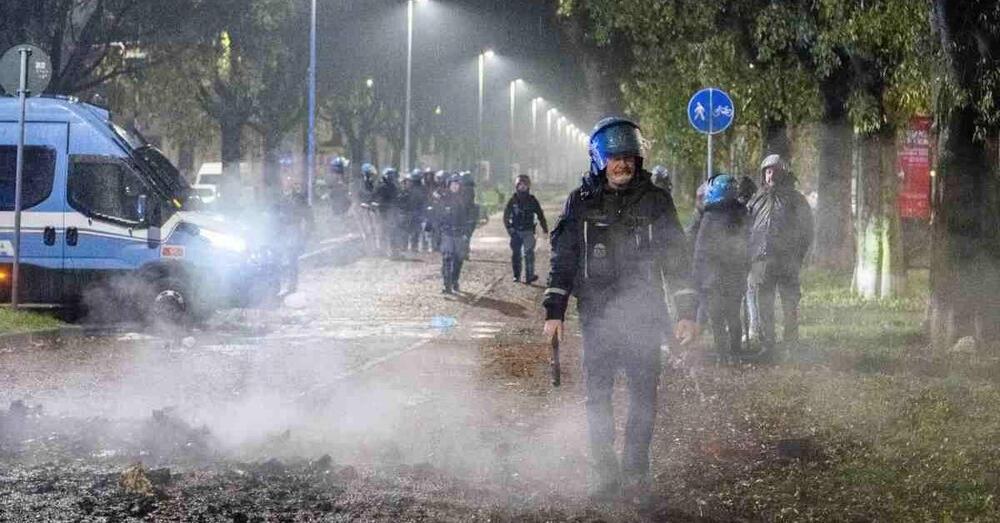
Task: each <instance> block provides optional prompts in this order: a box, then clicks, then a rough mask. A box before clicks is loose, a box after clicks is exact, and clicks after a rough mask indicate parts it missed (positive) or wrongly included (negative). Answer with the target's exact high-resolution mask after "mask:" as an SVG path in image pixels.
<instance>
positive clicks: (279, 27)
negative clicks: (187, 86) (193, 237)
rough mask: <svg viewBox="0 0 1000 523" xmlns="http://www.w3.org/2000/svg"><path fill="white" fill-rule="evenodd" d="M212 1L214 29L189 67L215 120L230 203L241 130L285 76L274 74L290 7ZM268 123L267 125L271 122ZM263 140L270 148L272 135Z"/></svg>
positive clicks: (264, 1)
mask: <svg viewBox="0 0 1000 523" xmlns="http://www.w3.org/2000/svg"><path fill="white" fill-rule="evenodd" d="M212 5H213V10H212V11H211V12H210V14H211V15H212V16H213V18H212V20H214V21H213V22H212V24H210V30H217V31H218V32H217V33H214V37H213V38H212V39H211V42H210V44H209V45H207V46H205V47H204V49H205V50H206V51H208V52H206V53H204V54H203V56H205V57H206V58H205V60H204V61H202V62H200V63H198V64H197V65H195V66H194V67H195V69H196V70H195V71H192V74H193V75H194V76H193V77H194V78H198V79H200V84H199V86H198V90H197V93H198V101H199V103H200V104H201V106H202V109H204V111H205V112H206V113H207V114H208V115H209V116H211V117H212V118H213V119H214V120H215V121H216V122H218V124H219V130H220V137H221V142H222V169H223V174H224V177H223V180H224V182H223V184H224V185H226V186H227V187H224V188H223V191H222V194H223V195H224V196H225V195H229V198H228V201H229V203H230V204H233V203H236V202H237V201H238V198H239V197H238V195H237V196H236V197H235V198H234V197H233V196H232V195H233V194H234V193H237V194H238V192H237V191H238V189H237V187H238V186H239V180H240V161H241V159H242V157H243V147H242V136H243V129H244V127H245V126H246V125H247V124H248V123H250V121H251V119H252V118H253V117H254V116H255V115H257V116H260V115H261V114H263V113H262V112H261V111H260V103H261V102H260V100H261V99H262V98H263V96H265V95H266V93H268V92H274V91H275V90H276V89H275V86H278V87H280V85H279V84H278V83H276V82H282V81H285V80H287V79H282V78H279V79H275V78H273V75H274V74H276V73H277V72H278V69H279V68H284V67H285V65H286V64H285V63H284V62H282V61H281V60H280V58H279V57H280V52H281V47H280V46H282V45H283V42H282V41H281V40H280V38H281V36H282V34H283V31H286V32H287V31H291V30H292V29H291V28H289V27H288V26H286V25H283V23H284V22H285V21H287V20H288V18H289V17H290V16H292V14H293V13H294V12H295V10H294V9H295V7H294V3H290V2H288V1H287V0H253V1H252V2H249V3H247V2H244V1H241V0H218V1H217V2H215V3H214V4H212ZM281 72H287V71H285V70H284V69H281ZM268 101H272V102H273V101H274V100H273V98H272V99H270V100H268ZM264 111H269V109H264ZM268 116H273V115H270V114H269V115H268ZM270 122H271V123H269V124H268V125H272V124H274V123H275V121H273V120H271V121H270ZM282 123H285V122H282ZM289 125H290V124H289ZM265 138H266V139H267V140H272V143H271V146H273V139H274V136H273V134H272V136H270V137H267V136H265ZM272 177H273V171H272Z"/></svg>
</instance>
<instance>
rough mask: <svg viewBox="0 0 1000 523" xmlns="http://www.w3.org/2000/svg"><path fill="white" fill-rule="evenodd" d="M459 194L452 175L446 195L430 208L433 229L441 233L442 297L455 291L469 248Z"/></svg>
mask: <svg viewBox="0 0 1000 523" xmlns="http://www.w3.org/2000/svg"><path fill="white" fill-rule="evenodd" d="M463 190H464V188H463V184H462V179H461V177H460V176H458V175H453V176H452V177H451V178H450V179H449V180H448V192H447V193H445V194H444V195H443V196H442V197H441V199H440V200H438V201H437V203H436V204H435V207H434V214H435V219H434V226H435V228H436V229H437V230H438V231H439V232H440V233H441V279H442V280H443V281H444V288H443V289H442V290H441V292H442V293H444V294H451V293H453V292H458V291H459V284H458V280H459V277H460V276H461V275H462V264H463V262H464V261H465V254H466V251H467V250H468V248H469V247H468V245H469V242H468V236H467V234H468V227H469V225H468V224H469V215H470V209H469V204H468V200H467V199H466V197H465V195H464V194H462V191H463Z"/></svg>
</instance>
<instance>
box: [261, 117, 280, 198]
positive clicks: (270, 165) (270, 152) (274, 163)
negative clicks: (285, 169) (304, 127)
mask: <svg viewBox="0 0 1000 523" xmlns="http://www.w3.org/2000/svg"><path fill="white" fill-rule="evenodd" d="M262 138H263V141H264V172H263V174H264V180H263V181H264V195H265V197H266V198H267V199H268V200H270V201H276V200H277V198H278V197H279V196H280V195H281V189H282V187H281V142H282V139H281V136H280V135H278V134H275V133H273V132H265V133H264V134H263V135H262Z"/></svg>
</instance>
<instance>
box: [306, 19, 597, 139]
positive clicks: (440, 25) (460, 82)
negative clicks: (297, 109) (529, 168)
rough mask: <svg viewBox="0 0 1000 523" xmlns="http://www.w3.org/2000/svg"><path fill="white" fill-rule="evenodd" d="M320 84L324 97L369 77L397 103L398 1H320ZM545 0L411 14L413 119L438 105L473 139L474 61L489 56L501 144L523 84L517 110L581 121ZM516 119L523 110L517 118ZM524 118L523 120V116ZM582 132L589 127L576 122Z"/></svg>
mask: <svg viewBox="0 0 1000 523" xmlns="http://www.w3.org/2000/svg"><path fill="white" fill-rule="evenodd" d="M318 9H319V24H320V42H319V64H320V67H319V75H320V86H319V88H320V90H321V95H322V91H323V90H327V89H335V88H337V87H338V85H341V84H342V82H344V81H345V80H350V81H356V79H357V78H366V77H372V78H374V79H375V81H376V82H379V85H380V86H381V87H382V88H384V89H387V90H394V92H395V93H398V96H400V97H402V95H403V92H404V87H403V86H404V85H405V84H404V81H405V70H406V69H405V65H406V2H405V1H404V0H319V7H318ZM555 10H556V2H555V1H547V0H428V1H427V2H424V3H422V4H418V5H417V7H416V16H415V24H414V27H415V30H414V55H413V64H414V65H413V96H414V115H415V118H418V119H419V118H421V117H427V116H428V115H429V114H430V113H431V111H433V110H434V108H435V107H436V106H438V105H440V106H441V107H442V111H443V112H444V116H445V118H446V120H447V124H448V125H450V126H454V129H455V130H456V131H459V130H461V129H468V131H469V132H474V129H475V127H474V126H475V122H476V102H477V57H478V54H479V53H480V51H481V50H483V49H486V48H490V49H493V50H494V51H495V52H496V53H497V55H498V56H497V58H496V59H495V60H492V61H491V62H490V63H489V64H488V65H487V73H486V95H485V98H486V117H485V119H486V121H487V123H488V124H489V122H491V121H493V122H496V121H497V120H499V122H497V125H494V126H489V125H488V127H490V128H489V129H487V139H490V134H491V133H492V134H496V135H498V136H499V135H502V132H503V129H506V119H507V118H508V116H507V115H508V114H509V112H508V111H509V94H508V93H509V82H510V81H511V80H512V79H514V78H523V79H524V80H525V81H526V82H527V88H526V89H525V90H523V91H521V92H520V93H521V94H520V95H519V98H518V104H520V107H524V108H525V109H524V110H525V111H527V106H528V104H529V101H530V99H531V98H533V97H535V96H542V97H544V98H546V100H551V101H553V103H554V105H555V106H557V107H559V108H560V109H561V110H562V111H563V112H564V113H568V114H569V115H570V117H571V118H572V117H573V115H574V114H581V113H580V111H579V109H580V108H579V104H581V103H582V97H581V96H578V93H580V92H581V91H582V85H581V81H582V80H581V75H580V72H579V71H578V68H577V66H576V63H575V58H574V55H573V54H572V53H571V47H569V46H570V44H569V42H567V41H566V39H565V38H563V36H562V34H561V32H560V30H559V28H558V25H557V24H558V21H557V19H556V15H555ZM519 112H520V111H519ZM525 118H526V116H525ZM576 123H577V124H578V126H579V127H581V128H582V129H586V128H589V126H590V124H592V122H581V121H576Z"/></svg>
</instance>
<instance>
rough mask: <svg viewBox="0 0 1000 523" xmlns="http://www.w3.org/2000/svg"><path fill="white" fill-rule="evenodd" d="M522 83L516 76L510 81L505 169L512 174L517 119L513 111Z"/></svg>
mask: <svg viewBox="0 0 1000 523" xmlns="http://www.w3.org/2000/svg"><path fill="white" fill-rule="evenodd" d="M521 83H524V80H522V79H520V78H518V79H516V80H512V81H511V82H510V146H509V147H508V150H507V169H509V170H510V174H514V172H513V171H514V143H515V142H516V141H517V132H516V131H517V120H516V117H515V114H516V113H515V112H516V111H517V86H518V85H519V84H521Z"/></svg>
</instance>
